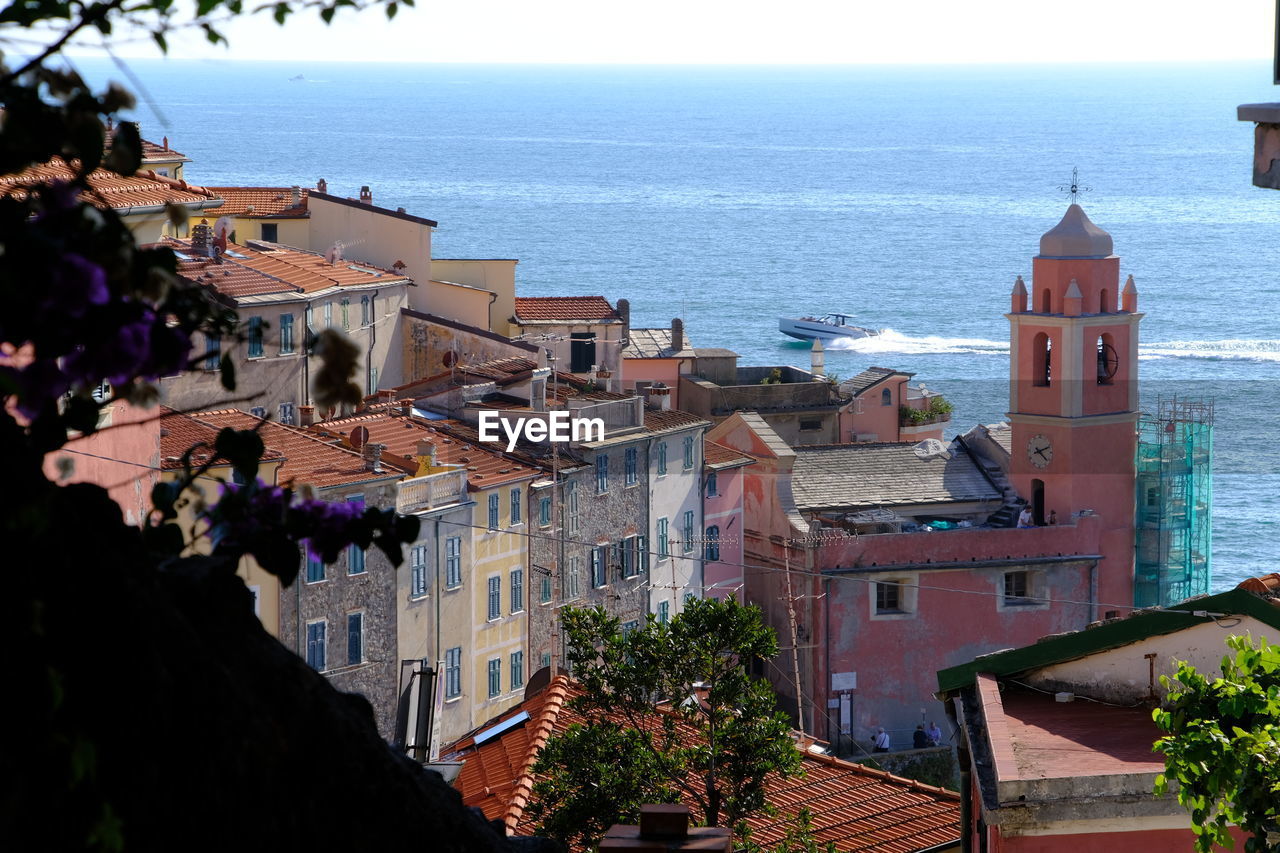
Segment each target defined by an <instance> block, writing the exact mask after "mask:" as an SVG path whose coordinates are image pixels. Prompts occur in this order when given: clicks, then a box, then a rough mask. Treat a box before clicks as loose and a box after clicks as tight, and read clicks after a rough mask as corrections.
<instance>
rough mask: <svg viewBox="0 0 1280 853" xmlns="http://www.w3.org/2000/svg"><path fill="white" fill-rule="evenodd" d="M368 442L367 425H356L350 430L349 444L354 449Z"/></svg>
mask: <svg viewBox="0 0 1280 853" xmlns="http://www.w3.org/2000/svg"><path fill="white" fill-rule="evenodd" d="M368 443H369V430H368V428H367V427H362V426H358V427H356V428H355V429H353V430H352V431H351V446H352V447H354V448H355V449H356V450H359V449H360V448H362V447H364V446H365V445H366V444H368Z"/></svg>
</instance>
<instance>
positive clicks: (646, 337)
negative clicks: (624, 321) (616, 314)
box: [622, 328, 697, 358]
mask: <svg viewBox="0 0 1280 853" xmlns="http://www.w3.org/2000/svg"><path fill="white" fill-rule="evenodd" d="M629 334H630V336H631V337H630V339H629V340H628V341H627V345H626V346H625V347H623V348H622V357H623V358H693V357H694V356H695V355H697V353H695V352H694V348H693V344H691V343H689V336H688V335H687V334H686V335H684V349H680V350H674V349H672V348H671V329H670V328H666V329H632V330H631V331H630V333H629Z"/></svg>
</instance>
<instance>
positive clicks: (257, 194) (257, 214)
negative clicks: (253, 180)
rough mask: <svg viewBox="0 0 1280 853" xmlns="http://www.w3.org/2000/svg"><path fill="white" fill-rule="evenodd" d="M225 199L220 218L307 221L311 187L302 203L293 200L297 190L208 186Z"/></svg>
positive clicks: (303, 194) (208, 188)
mask: <svg viewBox="0 0 1280 853" xmlns="http://www.w3.org/2000/svg"><path fill="white" fill-rule="evenodd" d="M205 189H207V190H209V191H210V192H212V193H214V194H215V195H217V196H218V197H219V198H221V199H222V202H223V204H222V207H221V208H219V210H218V215H219V216H239V217H242V218H247V219H265V218H271V219H305V218H306V217H309V216H310V215H311V212H310V211H309V210H307V194H308V193H309V192H310V190H309V189H307V188H305V187H304V188H302V200H301V201H299V202H298V203H297V204H295V203H294V201H293V187H205Z"/></svg>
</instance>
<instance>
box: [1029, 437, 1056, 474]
mask: <svg viewBox="0 0 1280 853" xmlns="http://www.w3.org/2000/svg"><path fill="white" fill-rule="evenodd" d="M1027 459H1029V460H1030V461H1031V464H1032V465H1034V466H1036V467H1037V468H1048V467H1049V463H1050V462H1052V461H1053V443H1052V442H1050V441H1049V439H1047V438H1045V437H1044V436H1043V435H1033V436H1031V440H1030V441H1028V442H1027Z"/></svg>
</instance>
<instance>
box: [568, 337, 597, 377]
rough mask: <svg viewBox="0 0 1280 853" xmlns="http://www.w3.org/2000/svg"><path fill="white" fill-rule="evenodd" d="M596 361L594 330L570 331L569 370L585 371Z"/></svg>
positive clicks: (572, 371)
mask: <svg viewBox="0 0 1280 853" xmlns="http://www.w3.org/2000/svg"><path fill="white" fill-rule="evenodd" d="M595 363H596V336H595V333H594V332H572V333H570V335H569V372H570V373H586V372H587V371H589V370H591V368H592V366H593V365H594V364H595Z"/></svg>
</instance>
